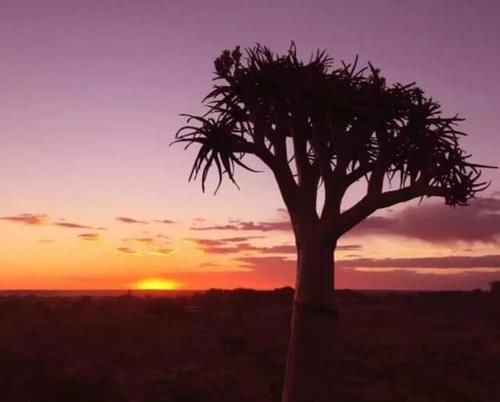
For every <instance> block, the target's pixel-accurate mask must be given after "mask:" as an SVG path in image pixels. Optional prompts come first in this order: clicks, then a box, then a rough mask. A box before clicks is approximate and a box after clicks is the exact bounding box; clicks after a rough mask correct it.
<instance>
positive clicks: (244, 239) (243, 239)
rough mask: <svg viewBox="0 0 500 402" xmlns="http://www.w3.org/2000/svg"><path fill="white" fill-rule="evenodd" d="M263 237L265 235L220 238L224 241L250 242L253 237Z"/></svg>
mask: <svg viewBox="0 0 500 402" xmlns="http://www.w3.org/2000/svg"><path fill="white" fill-rule="evenodd" d="M263 238H264V236H236V237H224V238H222V239H220V240H221V241H224V242H234V243H241V242H248V241H250V240H253V239H263Z"/></svg>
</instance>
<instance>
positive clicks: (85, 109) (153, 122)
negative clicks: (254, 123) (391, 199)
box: [0, 0, 500, 289]
mask: <svg viewBox="0 0 500 402" xmlns="http://www.w3.org/2000/svg"><path fill="white" fill-rule="evenodd" d="M499 20H500V6H499V5H498V3H497V2H496V1H493V0H492V1H480V2H472V1H435V0H433V1H419V2H410V1H396V0H394V1H382V0H380V1H376V2H375V1H345V2H340V1H311V2H306V1H269V0H266V1H261V0H254V1H250V2H243V1H210V2H203V1H167V0H163V1H160V0H147V1H136V0H86V1H76V0H75V1H72V0H44V1H39V0H32V1H25V0H2V1H1V2H0V49H1V55H2V56H1V67H0V72H1V74H0V139H1V143H0V144H1V145H0V183H1V197H0V243H1V245H0V249H1V250H2V251H1V253H0V288H3V289H7V288H46V289H47V288H71V289H75V288H80V289H82V288H86V289H90V288H101V289H102V288H127V287H130V286H133V285H134V284H136V283H138V281H140V280H142V279H144V278H160V279H161V278H164V279H165V280H172V281H177V282H178V283H179V284H180V286H182V287H184V288H207V287H235V286H247V287H257V288H269V287H278V286H284V285H288V284H293V278H294V272H293V258H294V257H293V254H292V253H291V252H290V251H293V248H292V249H290V246H291V245H293V239H292V235H291V233H290V231H287V230H271V229H276V228H278V229H279V228H281V229H283V224H281V227H280V226H279V225H277V226H276V225H275V223H276V222H278V223H279V222H284V221H285V220H286V219H287V216H286V214H284V212H283V211H281V210H279V208H282V203H281V200H280V197H279V194H278V190H277V188H276V185H275V183H274V181H273V179H272V177H271V176H270V175H269V174H249V173H244V172H240V173H241V174H240V175H239V178H240V180H239V181H240V186H241V191H238V190H237V189H236V188H235V187H233V186H232V185H230V184H229V183H226V184H224V185H223V187H222V189H221V191H220V192H219V193H218V195H217V196H216V197H214V196H213V195H212V194H211V193H210V192H208V193H206V194H202V193H201V189H200V185H199V183H191V184H188V183H187V176H188V172H189V169H190V165H191V162H192V160H193V157H194V154H193V153H192V152H184V151H183V150H182V147H169V143H170V142H171V141H172V138H173V134H174V133H175V131H176V130H177V128H179V127H180V126H181V125H182V124H183V123H184V120H183V118H181V117H179V114H180V113H183V112H191V113H197V112H200V111H201V110H202V108H201V105H200V100H201V98H202V97H203V96H204V95H205V94H206V93H207V91H208V90H209V89H210V87H211V85H212V83H211V79H212V71H213V66H212V63H213V60H214V58H215V57H216V56H217V55H218V54H219V53H220V51H221V50H223V49H225V48H232V47H234V46H236V45H242V46H244V47H245V46H252V45H253V44H255V43H256V42H261V43H264V44H267V45H269V46H270V47H271V48H273V49H275V50H278V51H285V50H286V49H287V47H288V46H289V44H290V40H294V41H295V42H296V44H297V46H298V49H299V52H300V53H302V54H303V55H304V56H305V57H308V55H309V53H310V52H311V51H313V50H315V49H317V48H326V49H327V50H328V51H329V53H330V54H331V55H333V56H334V57H335V58H336V59H337V60H339V59H345V60H352V59H353V58H354V56H355V55H356V54H359V55H360V60H361V61H362V62H363V63H364V62H366V61H367V60H370V61H372V62H373V63H374V64H375V65H377V66H379V67H380V68H381V69H382V72H383V74H384V75H385V76H386V77H387V78H388V80H389V81H390V82H394V81H401V82H411V81H417V83H418V85H419V86H421V87H422V88H423V89H425V90H426V91H427V93H428V94H431V95H432V96H433V97H434V98H436V99H438V100H440V101H441V102H442V105H443V108H444V110H445V112H447V113H450V114H454V113H456V112H457V113H459V114H461V115H462V116H464V117H466V118H467V121H466V122H465V123H464V124H463V125H462V128H463V130H464V131H466V132H468V133H470V137H467V138H465V139H464V141H463V142H462V144H463V147H464V148H465V149H467V150H468V151H470V152H471V153H472V154H473V155H474V157H475V159H476V160H477V161H479V162H485V163H489V164H496V165H498V164H500V157H499V152H500V136H499V135H498V127H499V126H500V113H499V106H498V105H499V100H498V94H499V93H500V83H499V81H498V69H499V66H500V54H499V52H498V38H499V37H500V25H499V24H498V21H499ZM253 166H254V167H257V168H259V167H262V166H261V165H259V164H258V163H256V162H255V163H253ZM485 178H486V179H488V180H492V185H491V187H490V189H489V190H488V191H487V192H486V193H485V194H484V197H485V199H483V200H480V201H479V203H477V204H474V205H473V206H471V207H469V208H470V211H468V212H465V210H464V209H458V210H455V211H453V212H449V211H447V210H445V209H444V208H442V207H437V206H435V202H429V201H425V202H424V203H423V204H422V205H421V208H423V209H422V211H423V212H422V214H421V215H418V214H417V212H415V210H414V209H409V210H408V209H405V208H408V205H407V206H404V207H402V208H397V209H394V210H393V211H392V212H386V213H384V214H381V215H380V216H381V217H385V218H386V219H388V221H382V220H379V221H377V220H372V221H371V222H368V223H367V225H366V226H365V229H362V228H361V229H359V230H358V231H357V232H356V231H355V232H353V234H352V235H351V236H349V237H348V238H346V239H345V240H344V241H343V242H342V244H343V245H344V248H343V249H342V250H340V251H339V252H338V258H339V259H340V260H352V261H351V263H343V264H342V263H339V269H338V273H337V283H338V285H339V287H353V288H413V289H420V288H432V289H436V288H443V289H449V288H471V287H485V286H487V284H488V282H489V281H490V280H491V279H492V278H495V277H497V278H498V277H500V272H492V271H495V270H496V268H500V258H499V257H498V255H499V254H500V249H499V239H500V218H499V217H500V215H499V214H500V201H498V203H497V200H498V199H500V193H499V190H500V185H499V183H500V180H499V179H500V175H499V172H498V170H497V171H488V172H486V174H485ZM352 196H353V197H355V196H356V192H354V193H353V194H352ZM352 200H354V198H352ZM411 205H415V204H411ZM469 208H468V210H469ZM23 214H24V215H23ZM416 214H417V215H416ZM415 216H416V217H415ZM391 217H397V218H398V222H400V223H398V224H396V223H394V222H392V223H391V222H389V220H390V219H392V218H391ZM381 219H383V218H381ZM412 219H413V220H412ZM234 220H237V222H234ZM245 222H246V223H248V222H252V223H253V224H254V228H253V229H252V230H246V229H248V228H249V227H250V228H252V227H251V226H248V225H245ZM266 222H267V223H268V225H267V226H266V225H259V224H258V223H266ZM401 222H406V225H407V226H404V225H405V224H403V223H401ZM457 222H462V223H461V224H460V223H457ZM419 223H421V224H420V226H419ZM497 223H498V226H497V225H496V224H497ZM383 224H386V225H388V226H383ZM215 225H219V226H224V225H230V227H227V228H226V229H219V230H217V229H212V230H196V229H193V228H198V229H200V228H204V227H207V226H215ZM370 225H372V226H370ZM377 225H378V226H377ZM391 225H392V226H391ZM374 227H375V229H374ZM414 227H416V228H419V229H418V230H410V229H408V228H414ZM433 233H434V234H433ZM237 237H239V239H238V238H237ZM234 238H237V239H234ZM450 256H454V257H456V256H460V257H464V258H466V257H470V259H469V260H467V259H465V260H450V259H449V257H450ZM484 256H489V258H490V259H489V260H485V259H484ZM388 258H390V259H391V260H387V259H388ZM418 258H420V259H422V258H423V259H424V260H425V261H424V260H416V259H418ZM432 258H434V259H432ZM481 258H483V259H482V260H481ZM367 259H368V260H367ZM402 259H404V260H402ZM422 265H425V266H424V267H422ZM443 266H444V267H443Z"/></svg>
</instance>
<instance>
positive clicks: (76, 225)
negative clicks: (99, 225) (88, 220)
mask: <svg viewBox="0 0 500 402" xmlns="http://www.w3.org/2000/svg"><path fill="white" fill-rule="evenodd" d="M54 225H55V226H60V227H63V228H68V229H96V228H93V227H92V226H87V225H81V224H79V223H72V222H56V223H54Z"/></svg>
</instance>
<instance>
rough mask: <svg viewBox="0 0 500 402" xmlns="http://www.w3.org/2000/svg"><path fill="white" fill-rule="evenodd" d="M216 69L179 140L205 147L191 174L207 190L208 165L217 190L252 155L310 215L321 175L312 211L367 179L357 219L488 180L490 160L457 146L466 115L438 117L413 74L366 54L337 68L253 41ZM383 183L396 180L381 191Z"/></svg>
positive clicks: (464, 192) (319, 56) (327, 213)
mask: <svg viewBox="0 0 500 402" xmlns="http://www.w3.org/2000/svg"><path fill="white" fill-rule="evenodd" d="M215 75H216V78H215V80H216V85H215V87H214V89H213V91H212V92H210V93H209V94H208V95H207V96H206V98H205V99H204V102H205V103H206V105H207V106H208V112H207V113H206V114H205V115H204V116H192V115H186V116H187V117H188V125H186V126H184V127H182V128H181V129H180V130H179V131H178V132H177V134H176V142H186V143H187V147H189V146H190V145H192V144H199V145H200V146H201V147H200V149H199V152H198V155H197V157H196V160H195V163H194V165H193V169H192V171H191V175H190V179H193V178H196V177H197V176H198V175H201V180H202V186H203V189H204V188H205V181H206V178H207V174H208V172H209V170H210V168H212V167H215V170H216V171H217V173H218V178H219V182H218V186H217V189H218V188H219V186H220V183H221V181H222V178H223V174H227V176H228V177H229V179H230V180H232V181H233V182H235V176H234V174H235V168H236V166H240V167H243V168H246V169H248V170H252V169H250V168H249V167H248V166H247V165H246V164H244V163H243V161H242V159H243V157H244V155H245V154H253V155H255V156H257V157H258V158H260V159H261V160H262V161H263V162H264V163H265V164H266V165H267V166H268V167H269V168H270V169H271V170H272V171H273V173H274V175H275V177H276V179H277V181H278V184H279V186H280V190H281V192H282V194H283V196H284V198H285V203H286V204H287V206H288V207H289V209H290V208H292V209H293V208H294V207H296V208H301V209H302V210H304V207H305V204H307V205H308V207H309V208H305V209H306V210H308V211H309V213H310V214H311V215H315V214H316V212H315V205H316V197H317V188H318V185H319V184H320V183H324V185H325V204H324V208H323V211H322V214H321V218H320V217H317V216H316V218H317V219H330V218H334V217H336V216H338V215H339V214H340V203H341V200H342V197H343V195H344V194H345V192H346V190H347V188H348V187H349V186H350V185H352V184H353V183H355V182H356V181H358V180H360V179H363V178H364V179H366V180H367V183H368V190H367V194H366V196H365V198H364V199H363V200H361V201H360V203H358V205H357V206H355V207H353V208H354V210H353V211H346V212H347V213H350V214H351V215H356V214H358V213H360V215H359V218H360V219H358V218H354V217H351V221H352V222H354V221H359V220H362V219H363V218H364V217H366V215H367V214H369V213H371V212H373V211H374V210H375V209H379V208H383V207H386V206H390V205H393V204H395V203H398V202H403V201H406V200H409V199H412V198H415V197H423V196H441V197H444V198H445V200H446V203H447V204H449V205H465V204H466V203H467V201H468V200H469V199H470V198H471V197H473V196H474V194H475V193H476V192H478V191H481V190H483V189H484V188H486V187H487V185H488V184H487V183H485V182H481V181H480V175H481V171H480V170H479V169H480V168H481V167H486V166H481V165H478V164H475V163H472V162H470V160H469V157H470V155H468V154H466V153H465V152H464V151H463V150H462V149H461V148H460V146H459V142H458V140H459V137H460V136H463V135H465V134H464V133H462V132H461V131H459V130H458V129H457V123H459V122H460V121H462V120H463V119H461V118H459V117H458V116H457V115H455V116H452V117H443V116H442V115H441V107H440V105H439V103H438V102H436V101H434V100H433V99H432V98H429V97H426V96H425V95H424V92H423V91H422V90H421V89H420V88H418V87H417V86H416V85H415V83H411V84H407V85H403V84H399V83H396V84H393V85H388V84H387V83H386V80H385V78H384V77H382V76H381V74H380V70H379V69H377V68H375V67H373V65H371V64H370V63H369V64H368V66H367V67H364V68H358V59H357V58H356V60H355V61H354V63H352V64H345V63H343V62H342V63H341V64H340V66H339V67H334V63H333V59H332V58H331V57H330V56H328V55H327V54H326V53H325V52H324V51H318V52H316V53H315V54H314V55H313V56H311V58H310V60H309V61H308V62H304V61H302V60H301V59H299V58H298V56H297V51H296V48H295V45H294V44H293V43H292V45H291V47H290V48H289V50H288V52H287V53H286V54H284V55H278V54H274V53H273V52H271V50H270V49H268V48H267V47H264V46H261V45H256V46H255V47H253V48H250V49H246V50H245V53H244V54H243V53H242V52H241V51H240V48H239V47H237V48H235V49H234V50H233V51H228V50H225V51H223V52H222V55H221V56H220V57H218V58H217V59H216V60H215ZM394 182H395V183H396V184H394ZM388 183H390V184H391V186H390V187H391V188H393V187H396V188H397V189H395V190H394V189H393V190H390V191H387V189H385V188H384V187H387V185H388ZM216 191H217V190H216ZM299 199H300V201H298V200H299ZM353 208H351V209H353ZM361 210H363V211H361ZM313 211H314V212H313ZM353 219H354V220H353ZM349 226H352V225H351V224H349Z"/></svg>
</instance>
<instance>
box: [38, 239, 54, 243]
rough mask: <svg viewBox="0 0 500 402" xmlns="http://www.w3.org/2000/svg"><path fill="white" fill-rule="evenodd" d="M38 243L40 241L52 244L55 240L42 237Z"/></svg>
mask: <svg viewBox="0 0 500 402" xmlns="http://www.w3.org/2000/svg"><path fill="white" fill-rule="evenodd" d="M38 243H40V244H52V243H54V240H52V239H40V240H38Z"/></svg>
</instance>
